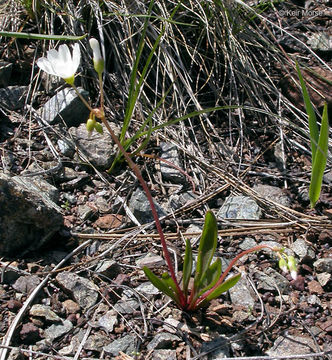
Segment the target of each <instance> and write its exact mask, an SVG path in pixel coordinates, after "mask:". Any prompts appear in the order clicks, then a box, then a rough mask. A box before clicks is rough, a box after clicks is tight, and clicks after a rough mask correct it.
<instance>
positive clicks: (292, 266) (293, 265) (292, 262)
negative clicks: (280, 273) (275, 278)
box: [287, 256, 297, 280]
mask: <svg viewBox="0 0 332 360" xmlns="http://www.w3.org/2000/svg"><path fill="white" fill-rule="evenodd" d="M287 266H288V269H289V271H290V273H291V277H292V279H294V280H296V278H297V265H296V260H295V258H294V256H288V263H287Z"/></svg>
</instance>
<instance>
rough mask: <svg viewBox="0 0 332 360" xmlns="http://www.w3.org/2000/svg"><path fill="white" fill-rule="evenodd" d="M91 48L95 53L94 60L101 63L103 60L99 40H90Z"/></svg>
mask: <svg viewBox="0 0 332 360" xmlns="http://www.w3.org/2000/svg"><path fill="white" fill-rule="evenodd" d="M89 44H90V47H91V49H92V51H93V60H94V61H100V60H102V59H103V58H102V56H101V52H100V46H99V42H98V40H96V39H94V38H91V39H90V40H89Z"/></svg>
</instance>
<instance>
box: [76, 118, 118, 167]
mask: <svg viewBox="0 0 332 360" xmlns="http://www.w3.org/2000/svg"><path fill="white" fill-rule="evenodd" d="M110 126H111V128H112V130H113V131H114V133H115V134H118V133H119V129H118V128H117V127H116V126H115V125H114V124H110ZM102 127H103V130H104V132H103V134H99V133H97V132H96V131H93V132H92V133H90V132H89V131H88V130H87V129H86V124H81V125H79V126H78V127H71V128H70V129H69V133H70V135H71V137H72V139H73V140H74V142H75V143H76V145H77V147H78V148H79V149H80V150H81V151H82V153H83V154H84V155H85V156H86V157H87V159H88V160H89V161H90V162H91V163H92V165H94V166H96V167H98V168H101V169H108V168H109V167H110V166H111V164H112V162H113V160H114V158H115V155H116V153H117V150H118V148H117V145H115V144H114V142H113V140H112V137H111V135H110V134H109V133H108V131H107V130H106V128H105V127H104V125H102Z"/></svg>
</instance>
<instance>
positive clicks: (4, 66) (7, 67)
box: [0, 61, 13, 87]
mask: <svg viewBox="0 0 332 360" xmlns="http://www.w3.org/2000/svg"><path fill="white" fill-rule="evenodd" d="M12 69H13V64H12V63H10V62H8V61H0V86H1V87H6V86H8V83H9V79H10V76H11V74H12Z"/></svg>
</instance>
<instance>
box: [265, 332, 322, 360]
mask: <svg viewBox="0 0 332 360" xmlns="http://www.w3.org/2000/svg"><path fill="white" fill-rule="evenodd" d="M316 350H317V348H316V346H315V343H314V341H313V340H312V338H310V337H304V336H294V335H287V336H279V337H278V338H277V339H276V341H275V342H274V344H273V347H272V348H271V349H270V350H268V351H267V352H266V353H267V355H269V356H271V357H273V356H279V357H283V356H285V357H286V356H291V355H301V354H308V353H311V352H313V353H315V352H316ZM306 360H314V357H307V358H306Z"/></svg>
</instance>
